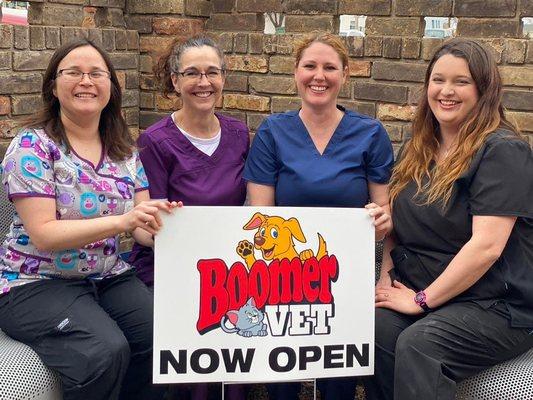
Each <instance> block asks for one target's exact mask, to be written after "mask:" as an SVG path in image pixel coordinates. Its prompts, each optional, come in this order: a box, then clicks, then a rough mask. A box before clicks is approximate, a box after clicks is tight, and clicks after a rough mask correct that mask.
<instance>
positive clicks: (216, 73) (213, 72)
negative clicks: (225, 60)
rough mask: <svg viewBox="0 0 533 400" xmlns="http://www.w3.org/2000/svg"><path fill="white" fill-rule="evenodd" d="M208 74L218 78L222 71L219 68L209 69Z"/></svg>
mask: <svg viewBox="0 0 533 400" xmlns="http://www.w3.org/2000/svg"><path fill="white" fill-rule="evenodd" d="M207 76H208V77H210V78H218V77H219V76H220V71H219V70H217V69H212V70H209V71H207Z"/></svg>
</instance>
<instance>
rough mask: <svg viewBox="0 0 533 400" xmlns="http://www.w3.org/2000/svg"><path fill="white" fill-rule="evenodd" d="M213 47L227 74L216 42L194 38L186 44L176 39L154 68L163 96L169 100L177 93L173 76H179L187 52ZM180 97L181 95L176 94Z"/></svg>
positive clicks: (198, 37)
mask: <svg viewBox="0 0 533 400" xmlns="http://www.w3.org/2000/svg"><path fill="white" fill-rule="evenodd" d="M203 46H207V47H211V48H212V49H213V50H215V52H216V53H217V55H218V58H219V59H220V68H221V69H222V73H223V74H224V73H225V72H226V64H225V62H224V52H223V51H222V49H221V48H220V47H219V46H218V45H217V44H216V43H215V41H214V40H213V39H211V38H208V37H207V36H202V35H200V36H193V37H191V38H189V39H187V40H186V41H185V42H184V41H183V39H180V38H176V39H174V40H173V41H172V43H171V44H170V46H168V48H167V49H166V51H165V52H164V53H163V54H162V55H161V57H160V58H159V60H158V61H157V64H156V65H155V66H154V73H155V75H156V76H157V78H158V80H159V82H160V84H161V87H162V90H163V95H164V96H165V97H167V98H168V95H169V94H171V93H176V90H175V89H174V84H173V83H172V74H177V73H178V71H179V67H180V64H179V63H180V58H181V56H182V54H183V53H185V51H186V50H188V49H190V48H194V47H203ZM176 94H177V95H178V96H179V93H176Z"/></svg>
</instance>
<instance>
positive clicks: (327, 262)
mask: <svg viewBox="0 0 533 400" xmlns="http://www.w3.org/2000/svg"><path fill="white" fill-rule="evenodd" d="M318 267H319V268H320V294H319V295H318V299H319V300H320V302H321V303H324V304H327V303H332V302H333V295H332V294H331V282H336V281H337V278H338V277H339V263H338V262H337V257H335V256H329V257H328V256H324V257H322V258H321V259H320V261H319V262H318Z"/></svg>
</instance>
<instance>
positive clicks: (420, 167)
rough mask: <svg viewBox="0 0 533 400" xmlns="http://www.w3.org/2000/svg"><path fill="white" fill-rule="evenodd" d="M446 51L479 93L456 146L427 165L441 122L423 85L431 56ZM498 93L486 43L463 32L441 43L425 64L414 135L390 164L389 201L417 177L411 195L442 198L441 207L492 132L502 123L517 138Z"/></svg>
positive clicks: (433, 153) (497, 76) (429, 199)
mask: <svg viewBox="0 0 533 400" xmlns="http://www.w3.org/2000/svg"><path fill="white" fill-rule="evenodd" d="M447 54H451V55H453V56H454V57H459V58H462V59H464V60H465V61H466V62H467V64H468V68H469V70H470V74H471V75H472V79H473V80H474V82H475V84H476V88H477V91H478V95H479V99H478V102H477V104H476V105H475V107H474V108H473V109H472V111H471V112H470V114H469V115H468V116H467V118H466V120H465V121H464V122H463V124H462V125H461V128H460V129H459V133H458V136H457V141H456V142H457V146H456V147H455V149H453V151H452V152H451V153H450V155H448V156H447V157H446V158H445V159H444V160H443V161H442V163H440V164H438V165H436V166H435V167H434V168H431V164H432V162H433V161H434V160H436V156H437V151H438V148H439V141H438V130H439V123H438V121H437V120H436V118H435V116H434V115H433V112H432V111H431V108H430V107H429V104H428V98H427V89H428V84H429V79H430V76H431V72H432V70H433V66H434V65H435V62H436V61H437V60H438V59H439V58H441V57H442V56H444V55H447ZM501 99H502V81H501V78H500V74H499V71H498V66H497V65H496V61H495V59H494V57H493V56H492V54H491V53H490V52H489V51H488V50H487V49H486V48H484V47H483V46H482V45H480V44H479V43H477V42H475V41H473V40H467V39H461V38H455V39H451V40H449V41H447V42H446V43H444V44H443V45H442V46H441V47H440V48H439V49H438V50H437V51H436V53H435V55H434V56H433V58H432V59H431V61H430V63H429V65H428V68H427V71H426V77H425V81H424V89H423V92H422V98H421V101H420V104H419V105H418V110H417V112H416V115H415V119H414V121H413V125H412V138H411V140H410V141H409V142H408V143H406V145H405V147H404V150H403V152H402V154H401V159H400V161H399V162H398V163H397V164H396V166H395V167H394V169H393V173H392V177H391V181H390V183H389V187H390V201H391V205H392V204H393V202H394V200H395V199H396V198H397V197H398V194H399V193H400V192H401V191H402V190H403V189H405V187H406V186H407V185H408V183H409V182H411V181H415V183H416V185H417V192H416V195H415V196H418V195H421V194H422V195H424V197H425V199H423V200H422V203H423V204H426V205H427V204H431V203H435V202H437V201H441V202H442V205H443V207H445V206H446V204H447V203H448V201H449V199H450V197H451V195H452V191H453V184H454V182H455V181H456V180H457V179H458V178H459V176H460V175H461V174H462V173H463V172H465V171H466V170H467V169H468V167H469V166H470V163H471V161H472V158H473V157H474V155H475V154H476V152H477V151H478V150H479V149H480V148H481V146H482V145H483V144H484V143H485V141H486V140H487V138H488V136H489V135H490V134H491V133H493V132H494V131H495V130H497V129H498V128H505V129H508V130H510V131H512V132H514V133H515V135H516V138H520V133H519V131H518V129H517V128H516V127H515V126H514V125H513V124H512V123H511V122H509V121H508V120H507V119H506V117H505V115H504V110H503V107H502V104H501ZM424 180H426V182H425V183H424Z"/></svg>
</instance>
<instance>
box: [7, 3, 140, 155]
mask: <svg viewBox="0 0 533 400" xmlns="http://www.w3.org/2000/svg"><path fill="white" fill-rule="evenodd" d="M124 4H125V0H59V1H54V2H52V1H44V2H30V8H29V11H28V22H29V23H30V26H11V25H5V24H2V25H0V148H1V154H2V155H3V153H4V150H5V147H6V145H7V144H8V143H9V140H10V138H11V137H12V136H13V135H14V134H15V133H16V132H15V131H14V130H13V129H12V128H13V126H14V125H16V124H17V121H18V120H19V119H20V118H22V117H24V116H25V115H27V114H31V113H32V112H34V111H35V110H36V109H37V108H38V107H39V106H40V104H41V98H40V97H41V85H42V79H43V74H44V70H45V69H46V67H47V65H48V61H49V60H50V57H51V56H52V54H53V52H54V50H55V49H56V48H58V47H59V46H60V45H61V44H63V43H65V42H68V41H69V40H71V39H72V38H74V37H88V38H90V39H92V40H94V41H95V42H97V43H98V44H100V45H101V46H102V47H103V48H104V49H105V50H107V51H108V52H109V54H110V56H111V59H112V60H113V63H114V65H115V67H116V69H117V74H118V78H119V81H120V84H121V87H122V89H123V102H122V105H123V113H124V116H125V118H126V121H127V123H128V125H129V126H130V127H131V129H132V131H133V132H134V133H136V132H137V131H138V121H139V34H138V32H137V31H136V30H128V29H126V25H125V20H124V13H123V8H124Z"/></svg>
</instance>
